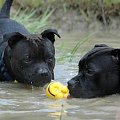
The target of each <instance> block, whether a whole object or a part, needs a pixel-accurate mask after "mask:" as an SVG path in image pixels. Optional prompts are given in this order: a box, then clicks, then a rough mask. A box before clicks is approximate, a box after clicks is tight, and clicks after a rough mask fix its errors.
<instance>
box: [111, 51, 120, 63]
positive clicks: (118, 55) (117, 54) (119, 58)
mask: <svg viewBox="0 0 120 120" xmlns="http://www.w3.org/2000/svg"><path fill="white" fill-rule="evenodd" d="M111 54H112V57H113V60H114V61H116V62H117V63H119V64H120V49H113V50H112V51H111Z"/></svg>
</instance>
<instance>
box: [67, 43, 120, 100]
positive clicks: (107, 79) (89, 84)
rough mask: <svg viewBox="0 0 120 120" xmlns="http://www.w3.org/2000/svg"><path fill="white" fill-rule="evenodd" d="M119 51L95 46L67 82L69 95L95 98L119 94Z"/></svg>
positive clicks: (105, 46) (104, 46)
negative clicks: (76, 72)
mask: <svg viewBox="0 0 120 120" xmlns="http://www.w3.org/2000/svg"><path fill="white" fill-rule="evenodd" d="M119 60H120V49H114V48H111V47H109V46H107V45H104V44H101V45H95V47H94V48H93V49H92V50H91V51H89V52H88V53H87V54H86V55H85V56H84V57H83V58H82V59H81V60H80V61H79V65H78V66H79V71H78V74H77V75H76V76H75V77H73V78H72V79H71V80H70V81H68V88H69V90H70V95H71V96H72V97H75V98H95V97H103V96H106V95H111V94H116V93H119V92H120V62H119Z"/></svg>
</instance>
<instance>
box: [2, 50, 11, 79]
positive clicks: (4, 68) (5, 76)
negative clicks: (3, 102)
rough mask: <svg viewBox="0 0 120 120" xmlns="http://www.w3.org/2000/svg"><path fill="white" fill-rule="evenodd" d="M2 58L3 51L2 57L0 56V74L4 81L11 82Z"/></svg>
mask: <svg viewBox="0 0 120 120" xmlns="http://www.w3.org/2000/svg"><path fill="white" fill-rule="evenodd" d="M3 58H4V51H3V53H2V55H1V59H0V74H1V75H2V78H3V79H4V80H5V81H13V78H12V76H11V75H10V74H9V72H8V70H7V68H6V66H5V63H4V60H3Z"/></svg>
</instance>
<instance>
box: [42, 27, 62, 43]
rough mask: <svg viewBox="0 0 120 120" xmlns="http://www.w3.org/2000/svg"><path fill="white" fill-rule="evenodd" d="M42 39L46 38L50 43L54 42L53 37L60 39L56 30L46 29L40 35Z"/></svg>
mask: <svg viewBox="0 0 120 120" xmlns="http://www.w3.org/2000/svg"><path fill="white" fill-rule="evenodd" d="M41 35H42V37H43V38H48V39H49V40H50V41H51V42H52V43H54V42H55V35H57V36H58V37H59V38H60V35H59V34H58V32H57V30H55V29H47V30H45V31H43V32H42V33H41Z"/></svg>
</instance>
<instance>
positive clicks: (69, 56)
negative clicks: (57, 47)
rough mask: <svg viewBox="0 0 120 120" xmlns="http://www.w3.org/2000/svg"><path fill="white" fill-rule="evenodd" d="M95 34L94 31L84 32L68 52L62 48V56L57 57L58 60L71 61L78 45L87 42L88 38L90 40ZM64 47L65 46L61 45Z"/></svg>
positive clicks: (78, 47)
mask: <svg viewBox="0 0 120 120" xmlns="http://www.w3.org/2000/svg"><path fill="white" fill-rule="evenodd" d="M95 34H96V32H94V33H86V34H84V35H83V36H81V38H80V39H79V41H78V42H77V43H76V44H75V46H74V47H73V48H72V49H71V51H70V52H69V53H68V52H67V53H64V49H62V50H63V53H64V54H63V55H61V56H62V57H60V58H58V61H59V62H60V61H62V62H64V61H68V62H71V61H73V60H74V58H75V56H76V53H77V52H78V50H79V49H80V47H81V46H82V45H83V44H84V43H86V42H88V41H89V40H91V38H92V37H93V36H94V35H95ZM63 47H64V48H65V46H63ZM83 51H84V50H83V49H82V50H81V52H80V54H81V53H82V52H83Z"/></svg>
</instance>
